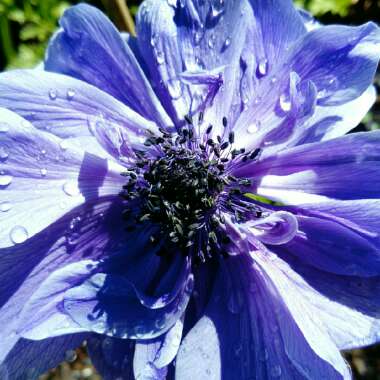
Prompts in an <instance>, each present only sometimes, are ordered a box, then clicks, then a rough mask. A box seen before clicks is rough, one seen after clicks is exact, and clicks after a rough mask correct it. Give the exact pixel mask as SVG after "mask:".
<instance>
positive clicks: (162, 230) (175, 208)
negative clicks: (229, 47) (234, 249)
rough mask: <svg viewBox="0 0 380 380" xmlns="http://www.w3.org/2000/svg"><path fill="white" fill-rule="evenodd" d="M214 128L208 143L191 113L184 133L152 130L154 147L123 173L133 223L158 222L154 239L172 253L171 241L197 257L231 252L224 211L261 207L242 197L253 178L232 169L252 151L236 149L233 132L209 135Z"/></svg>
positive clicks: (150, 141) (149, 143)
mask: <svg viewBox="0 0 380 380" xmlns="http://www.w3.org/2000/svg"><path fill="white" fill-rule="evenodd" d="M211 128H212V127H211V126H210V127H209V128H208V130H207V131H206V137H205V138H203V139H202V141H203V143H202V142H200V141H199V138H197V137H196V136H195V131H194V127H193V125H192V121H191V120H190V119H189V120H188V125H187V127H186V128H184V129H182V131H181V132H180V133H179V134H177V133H176V134H170V133H168V132H167V131H165V130H161V135H160V136H156V135H150V136H149V137H148V138H147V140H146V142H145V145H146V146H147V147H148V148H149V151H147V152H141V151H138V152H136V157H137V160H136V162H135V165H134V167H132V168H130V170H129V171H128V172H126V173H123V175H125V176H126V177H128V182H127V184H126V185H125V186H124V191H123V192H122V194H121V195H122V196H123V198H124V199H125V200H126V201H127V209H126V210H125V215H126V219H127V221H129V224H128V228H130V229H134V228H135V227H136V224H137V225H138V224H141V223H151V224H152V225H154V226H156V227H157V229H155V231H156V232H155V233H153V234H152V235H151V237H150V239H151V242H152V244H161V245H162V249H161V250H159V252H160V254H165V252H168V254H169V252H172V251H173V249H172V247H168V245H175V246H176V247H177V248H179V250H180V251H181V252H183V253H184V254H186V255H191V256H192V257H193V258H195V259H196V260H198V261H205V260H206V258H208V257H212V256H213V255H215V254H222V255H224V256H228V245H229V243H230V239H229V238H228V237H227V235H226V233H225V228H226V227H225V217H224V213H225V212H226V211H227V212H233V214H234V217H236V218H237V219H239V218H240V219H241V218H242V217H243V219H246V218H250V217H251V216H252V215H251V214H252V212H254V214H255V215H256V214H257V212H258V210H257V207H255V206H253V205H252V202H251V201H250V200H249V199H246V200H244V202H243V203H242V202H241V200H240V198H241V196H242V194H243V192H242V190H241V188H242V187H244V186H247V185H250V181H249V180H246V179H240V180H238V179H237V178H234V177H233V176H231V175H230V174H229V170H228V166H229V164H231V162H232V161H234V160H236V159H243V160H245V159H252V158H253V152H251V153H249V154H246V153H245V151H244V150H238V151H237V150H234V149H233V148H232V145H233V143H234V135H233V134H232V133H230V134H229V136H228V139H226V141H222V139H221V138H220V137H218V138H217V141H214V140H212V139H209V138H208V137H207V136H208V135H209V134H210V132H211ZM152 152H154V154H152ZM240 211H244V212H240ZM240 214H241V215H240ZM162 242H164V243H162ZM169 248H171V249H169Z"/></svg>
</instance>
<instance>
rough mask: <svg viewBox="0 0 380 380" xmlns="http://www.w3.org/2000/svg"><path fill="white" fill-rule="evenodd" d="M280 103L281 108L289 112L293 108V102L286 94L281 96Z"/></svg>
mask: <svg viewBox="0 0 380 380" xmlns="http://www.w3.org/2000/svg"><path fill="white" fill-rule="evenodd" d="M279 104H280V108H281V109H282V110H283V111H284V112H289V111H290V110H291V109H292V103H291V101H290V99H289V98H288V97H287V96H286V95H284V94H283V95H281V96H280V101H279Z"/></svg>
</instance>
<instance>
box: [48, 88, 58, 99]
mask: <svg viewBox="0 0 380 380" xmlns="http://www.w3.org/2000/svg"><path fill="white" fill-rule="evenodd" d="M49 98H50V99H51V100H55V99H57V91H56V90H53V89H51V90H49Z"/></svg>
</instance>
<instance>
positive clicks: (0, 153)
mask: <svg viewBox="0 0 380 380" xmlns="http://www.w3.org/2000/svg"><path fill="white" fill-rule="evenodd" d="M8 157H9V154H8V152H7V151H6V150H5V148H3V147H1V146H0V162H5V161H6V160H7V159H8Z"/></svg>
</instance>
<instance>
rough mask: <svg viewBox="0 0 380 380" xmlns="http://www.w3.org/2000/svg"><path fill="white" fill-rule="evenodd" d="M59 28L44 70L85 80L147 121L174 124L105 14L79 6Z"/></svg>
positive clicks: (66, 16) (64, 18)
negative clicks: (60, 28)
mask: <svg viewBox="0 0 380 380" xmlns="http://www.w3.org/2000/svg"><path fill="white" fill-rule="evenodd" d="M60 25H61V27H62V30H61V31H59V32H58V33H57V34H56V35H55V36H54V37H53V39H52V40H51V42H50V44H49V46H48V51H47V56H46V60H45V70H47V71H54V72H57V73H61V74H66V75H69V76H72V77H75V78H78V79H81V80H84V81H86V82H88V83H90V84H92V85H94V86H96V87H98V88H100V89H102V90H103V91H105V92H108V93H109V94H111V95H113V96H114V97H115V98H117V99H119V100H120V101H122V102H123V103H125V104H126V105H127V106H129V107H130V108H132V109H133V110H134V111H136V112H138V113H140V114H141V115H142V116H144V117H146V118H147V119H149V120H154V121H156V122H157V123H158V124H160V125H162V126H167V125H170V124H171V120H170V119H169V117H168V115H167V114H166V112H165V111H164V109H163V108H162V105H161V104H160V102H159V100H158V99H157V96H156V95H155V93H154V92H153V90H152V87H151V86H150V84H149V82H148V80H147V78H146V77H145V75H144V73H143V71H142V69H141V68H140V66H139V63H138V62H137V60H136V58H135V56H134V54H133V52H132V51H131V49H130V48H129V46H128V45H127V44H126V43H125V42H124V40H123V38H122V36H121V35H120V33H119V32H118V31H117V29H116V28H115V27H114V26H113V24H112V23H111V22H110V20H109V19H108V18H107V17H106V16H105V15H104V14H103V13H102V12H100V11H99V10H97V9H96V8H94V7H92V6H89V5H86V4H80V5H77V6H74V7H71V8H69V9H68V10H66V12H65V13H64V14H63V16H62V18H61V20H60Z"/></svg>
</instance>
